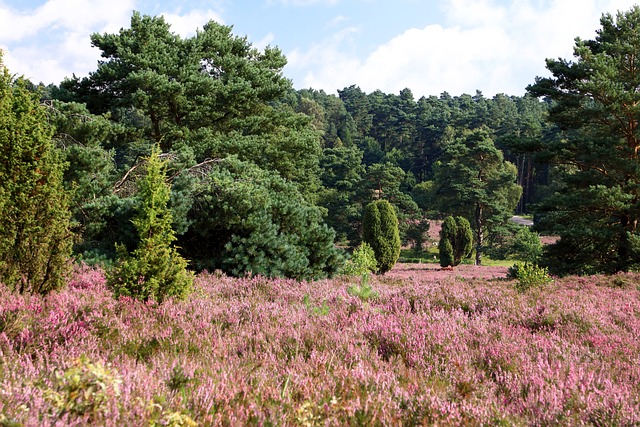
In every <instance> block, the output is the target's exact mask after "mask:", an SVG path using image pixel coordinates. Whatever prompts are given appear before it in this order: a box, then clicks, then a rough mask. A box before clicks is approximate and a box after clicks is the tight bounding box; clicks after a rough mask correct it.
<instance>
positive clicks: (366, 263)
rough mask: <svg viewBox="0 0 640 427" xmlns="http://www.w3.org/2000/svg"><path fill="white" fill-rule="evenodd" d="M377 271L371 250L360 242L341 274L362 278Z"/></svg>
mask: <svg viewBox="0 0 640 427" xmlns="http://www.w3.org/2000/svg"><path fill="white" fill-rule="evenodd" d="M377 270H378V262H377V261H376V254H375V252H374V251H373V248H372V247H371V245H369V244H368V243H366V242H362V243H360V244H359V245H358V247H357V248H355V249H354V250H353V254H351V258H350V259H349V260H348V261H347V262H346V263H345V266H344V268H343V270H342V272H343V273H344V274H346V275H348V276H362V275H366V274H369V273H375V272H376V271H377Z"/></svg>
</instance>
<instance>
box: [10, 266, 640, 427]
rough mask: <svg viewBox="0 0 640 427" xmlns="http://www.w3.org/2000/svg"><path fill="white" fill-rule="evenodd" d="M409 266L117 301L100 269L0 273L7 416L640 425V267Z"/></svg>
mask: <svg viewBox="0 0 640 427" xmlns="http://www.w3.org/2000/svg"><path fill="white" fill-rule="evenodd" d="M402 268H409V267H406V266H405V267H400V271H395V272H394V271H392V272H390V273H389V274H388V275H387V276H388V277H387V276H383V277H374V278H372V279H371V281H370V284H371V286H372V287H373V290H374V291H375V292H376V293H377V295H376V296H373V297H372V298H369V299H367V300H364V301H363V300H362V299H360V298H359V297H358V296H357V295H352V294H350V293H349V292H347V289H348V288H349V287H351V286H352V285H354V284H355V283H356V282H357V279H349V278H339V279H334V280H324V281H319V282H312V283H310V282H297V281H293V280H269V279H265V278H262V277H247V278H243V279H233V278H228V277H224V276H220V275H210V274H202V275H200V276H199V277H198V278H197V280H196V286H195V290H194V292H193V294H191V296H190V297H189V298H187V299H186V300H185V301H173V300H168V301H165V302H164V303H163V304H160V305H158V304H157V303H154V302H149V303H143V302H140V301H136V300H132V299H127V298H121V299H118V300H116V299H114V298H113V296H112V294H111V292H110V291H109V290H108V289H107V288H106V287H105V285H104V275H103V274H102V272H101V271H100V270H95V269H92V268H89V267H82V268H79V269H77V270H76V273H75V276H74V278H73V279H72V280H71V282H70V286H68V287H67V289H65V290H63V291H60V292H56V293H52V294H50V295H48V296H46V297H41V296H21V295H16V294H12V293H10V292H9V291H8V290H6V289H5V288H4V287H0V425H22V426H45V425H46V426H86V425H89V426H91V425H96V426H104V425H106V426H149V425H159V426H162V425H165V426H167V425H183V426H187V425H233V426H235V425H237V426H244V425H268V424H271V425H292V426H294V425H367V426H369V425H398V426H400V425H403V426H406V425H440V426H459V425H468V426H484V425H486V426H490V425H491V426H492V425H505V426H506V425H509V426H511V425H515V426H531V425H538V426H542V425H545V426H573V425H575V426H577V425H599V426H617V425H639V424H640V385H639V384H640V363H638V362H639V361H640V340H639V337H640V291H639V290H638V284H640V275H633V274H624V275H617V276H613V277H584V278H567V279H562V280H557V281H556V282H555V283H554V284H552V285H549V286H547V287H545V288H544V289H536V288H534V289H530V290H528V291H527V292H524V293H518V292H517V291H516V290H515V289H514V283H513V282H512V281H508V280H506V279H505V278H504V275H502V277H500V278H495V279H491V278H485V279H473V278H470V277H468V276H464V275H461V274H459V273H460V271H458V272H456V271H454V272H448V273H452V274H449V275H447V276H445V275H438V274H435V272H432V271H430V270H428V269H419V268H418V267H417V266H416V267H413V269H412V270H411V271H410V273H406V272H402V271H401V269H402ZM492 274H493V273H492ZM486 277H491V275H487V276H486ZM358 280H359V279H358Z"/></svg>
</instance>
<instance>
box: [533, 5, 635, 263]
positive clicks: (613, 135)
mask: <svg viewBox="0 0 640 427" xmlns="http://www.w3.org/2000/svg"><path fill="white" fill-rule="evenodd" d="M600 24H601V28H599V29H598V30H597V31H596V34H597V35H596V37H595V38H594V39H593V40H582V39H580V38H577V39H576V41H575V47H574V58H572V59H570V60H567V59H562V58H560V59H557V60H554V59H548V60H547V69H548V70H549V71H550V72H551V74H552V77H544V78H543V77H538V78H537V79H536V82H535V84H533V85H530V86H529V87H528V88H527V91H528V92H529V93H530V94H532V95H533V96H535V97H545V98H546V100H548V104H549V105H550V106H551V108H550V111H549V120H550V121H551V123H553V124H555V125H557V127H558V129H560V130H561V132H562V133H561V135H560V136H559V137H558V138H553V139H548V140H547V139H544V140H540V141H539V143H538V144H537V145H535V146H532V147H531V150H532V151H535V152H536V154H537V155H538V158H539V160H541V161H545V162H547V163H549V164H552V165H554V166H555V169H554V173H556V174H557V175H559V177H560V178H561V180H558V179H557V178H556V183H557V182H558V181H560V182H559V184H558V185H557V191H556V192H555V193H554V194H552V195H551V196H550V197H547V198H546V199H545V200H544V201H543V202H542V203H541V206H539V207H538V209H537V211H538V212H537V213H538V219H539V221H536V228H537V229H538V230H540V231H543V232H545V233H548V234H554V235H557V236H560V239H559V240H558V241H557V242H556V243H555V244H553V245H550V246H549V247H547V248H545V254H544V258H543V260H542V262H543V264H546V265H547V266H549V267H550V268H551V271H552V272H553V273H554V274H597V273H615V272H618V271H634V270H638V268H640V261H639V260H640V227H639V224H640V133H639V132H638V129H639V123H638V115H639V106H640V91H639V90H638V87H639V82H640V68H638V62H637V58H638V57H639V56H640V6H637V5H636V6H633V7H632V8H631V9H630V10H629V11H627V12H618V13H617V14H616V15H615V16H613V15H611V14H604V15H603V16H602V18H601V19H600Z"/></svg>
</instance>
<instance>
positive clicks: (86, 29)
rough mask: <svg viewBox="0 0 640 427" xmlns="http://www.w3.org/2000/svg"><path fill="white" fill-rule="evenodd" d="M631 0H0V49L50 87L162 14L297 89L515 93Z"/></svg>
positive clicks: (7, 60) (179, 28) (81, 72)
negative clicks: (261, 58)
mask: <svg viewBox="0 0 640 427" xmlns="http://www.w3.org/2000/svg"><path fill="white" fill-rule="evenodd" d="M635 3H636V1H632V0H242V1H240V0H208V1H207V0H183V1H180V2H176V1H169V0H0V49H2V50H3V56H4V58H3V62H4V64H5V65H6V66H7V68H8V69H9V71H10V72H11V73H12V74H15V75H24V76H25V77H27V78H29V79H30V80H31V81H33V82H34V83H38V82H42V83H44V84H49V83H54V84H59V83H60V82H61V81H62V80H63V79H64V78H65V77H72V75H74V74H75V75H76V76H78V77H84V76H86V75H88V74H89V73H90V72H92V71H95V70H96V68H97V61H98V60H99V58H100V52H99V51H98V50H97V49H95V48H93V47H92V46H91V41H90V35H91V34H92V33H105V32H106V33H117V32H118V31H119V30H120V29H121V28H127V27H129V23H130V19H131V14H132V12H133V11H134V10H137V11H139V12H140V13H142V14H145V15H152V16H159V15H163V16H164V17H165V19H166V20H167V22H169V23H170V24H171V28H172V30H173V31H174V32H175V33H176V34H179V35H180V36H182V37H190V36H192V35H193V34H194V33H195V32H196V30H197V29H198V28H202V26H203V25H204V24H205V23H207V22H208V21H209V20H214V21H217V22H219V23H222V24H225V25H229V26H233V33H234V34H235V35H237V36H242V37H245V36H246V37H247V39H248V41H249V42H250V43H251V44H252V45H253V46H255V47H257V48H258V49H263V48H264V47H265V46H267V45H271V46H277V47H279V48H280V49H281V50H282V52H283V53H284V55H285V56H286V57H287V60H288V63H287V65H286V66H285V68H284V70H283V73H284V75H285V76H286V77H287V78H289V79H291V81H292V82H293V85H294V87H295V88H296V89H306V88H313V89H318V90H320V89H322V90H324V91H325V92H327V93H337V90H341V89H344V88H345V87H348V86H351V85H356V86H358V87H360V88H361V89H362V90H363V91H365V92H367V93H370V92H373V91H375V90H381V91H383V92H385V93H396V94H397V93H399V92H400V91H401V90H402V89H405V88H408V89H410V90H411V91H412V93H413V94H414V96H415V97H416V98H417V97H420V96H429V95H440V94H441V93H443V92H445V91H446V92H448V93H449V94H451V95H453V96H457V95H461V94H465V93H466V94H472V95H473V94H475V93H476V91H477V90H479V91H481V92H482V93H483V94H484V95H485V96H487V97H492V96H494V95H495V94H498V93H504V94H507V95H518V96H520V95H523V94H524V93H525V91H526V86H527V85H529V84H531V83H534V81H535V78H536V76H548V75H549V73H548V72H547V70H546V69H545V59H546V58H565V59H571V58H572V55H573V46H574V44H575V42H574V40H575V38H576V37H580V38H582V39H593V38H594V37H595V36H596V30H597V29H598V28H599V27H600V23H599V19H600V17H601V16H602V14H603V13H611V14H614V15H615V13H616V12H617V11H627V10H629V9H630V8H631V7H633V6H634V4H635Z"/></svg>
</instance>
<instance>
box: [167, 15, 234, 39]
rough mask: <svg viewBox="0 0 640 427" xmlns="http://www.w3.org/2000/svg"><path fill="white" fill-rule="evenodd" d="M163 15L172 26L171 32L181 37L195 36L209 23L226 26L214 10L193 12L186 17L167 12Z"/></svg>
mask: <svg viewBox="0 0 640 427" xmlns="http://www.w3.org/2000/svg"><path fill="white" fill-rule="evenodd" d="M161 15H162V16H164V18H165V20H166V21H167V22H168V23H169V24H171V30H172V31H173V32H174V33H176V34H178V35H180V36H181V37H188V36H193V35H194V34H195V33H196V29H202V27H203V26H204V24H206V23H207V22H209V21H216V22H218V23H220V24H224V21H223V19H222V17H221V16H220V15H219V14H218V13H217V12H215V11H213V10H204V11H203V10H192V11H191V12H189V13H187V14H185V15H180V14H178V13H166V12H165V13H162V14H161Z"/></svg>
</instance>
